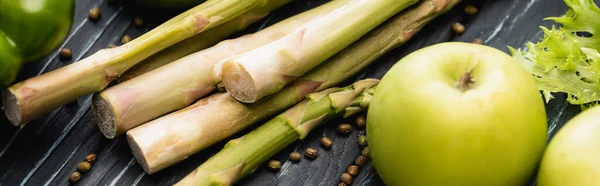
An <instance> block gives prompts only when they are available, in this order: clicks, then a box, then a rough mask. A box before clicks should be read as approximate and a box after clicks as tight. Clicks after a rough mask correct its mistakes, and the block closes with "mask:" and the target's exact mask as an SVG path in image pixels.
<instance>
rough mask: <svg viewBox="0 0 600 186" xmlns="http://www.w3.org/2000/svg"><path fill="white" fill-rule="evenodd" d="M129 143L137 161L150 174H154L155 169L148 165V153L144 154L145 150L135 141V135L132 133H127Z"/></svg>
mask: <svg viewBox="0 0 600 186" xmlns="http://www.w3.org/2000/svg"><path fill="white" fill-rule="evenodd" d="M127 143H128V144H129V148H131V152H132V153H133V157H134V158H135V159H136V160H137V162H138V163H139V164H140V166H142V169H144V172H146V173H148V174H152V173H154V172H155V171H154V170H152V169H150V166H148V161H147V160H146V155H144V151H143V150H142V148H140V145H139V144H138V143H137V141H135V139H134V138H133V136H131V134H130V133H127Z"/></svg>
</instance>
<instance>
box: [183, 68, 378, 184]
mask: <svg viewBox="0 0 600 186" xmlns="http://www.w3.org/2000/svg"><path fill="white" fill-rule="evenodd" d="M378 83H379V80H376V79H365V80H361V81H358V82H355V83H354V84H352V85H350V86H347V87H343V88H329V89H326V90H323V91H320V92H317V93H312V94H310V95H309V96H307V98H306V99H305V100H304V101H302V102H300V103H298V104H296V105H294V106H293V107H292V108H290V109H287V110H286V111H285V112H283V113H282V114H279V115H277V116H276V117H274V118H273V119H271V120H269V121H268V122H266V123H265V124H263V125H261V126H260V127H258V128H257V129H254V130H252V132H250V133H248V134H246V135H244V136H242V137H239V138H236V139H233V140H231V141H229V142H227V144H226V145H225V147H223V150H221V151H219V152H218V153H217V154H215V155H214V156H212V157H211V158H210V159H208V160H206V161H205V162H204V163H202V165H200V167H198V168H197V169H196V170H194V171H192V172H191V173H190V174H188V175H187V176H186V177H184V178H183V179H182V180H180V181H179V182H177V183H176V184H175V185H176V186H178V185H232V184H234V183H236V182H237V181H239V180H240V179H242V178H244V177H245V176H247V175H250V174H251V173H252V171H253V170H255V169H256V168H258V166H259V165H261V164H262V163H264V161H266V160H268V159H269V158H271V157H272V156H273V155H275V154H276V153H277V152H279V151H281V150H283V149H284V148H285V147H286V146H289V145H290V144H292V143H294V142H295V141H297V140H303V139H304V138H305V137H306V136H307V135H308V133H310V131H311V130H313V129H314V128H316V127H318V126H320V125H321V124H322V123H324V122H325V121H327V119H330V118H334V117H338V116H343V115H351V114H352V111H350V113H348V112H347V110H349V108H353V109H352V110H355V109H358V110H359V111H360V110H363V109H366V108H367V107H368V105H369V101H368V100H365V98H366V97H371V96H372V95H370V94H369V93H368V92H369V90H372V91H370V92H374V89H375V87H374V86H376V85H377V84H378ZM354 113H356V112H354Z"/></svg>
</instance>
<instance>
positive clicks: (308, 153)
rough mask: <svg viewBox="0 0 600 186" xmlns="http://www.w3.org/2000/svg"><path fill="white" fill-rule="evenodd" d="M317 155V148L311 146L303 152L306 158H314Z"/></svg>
mask: <svg viewBox="0 0 600 186" xmlns="http://www.w3.org/2000/svg"><path fill="white" fill-rule="evenodd" d="M318 155H319V152H318V151H317V149H313V148H306V151H305V152H304V156H306V157H307V158H310V159H315V158H317V156H318Z"/></svg>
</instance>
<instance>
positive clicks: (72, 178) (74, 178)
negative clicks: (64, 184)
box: [69, 172, 81, 183]
mask: <svg viewBox="0 0 600 186" xmlns="http://www.w3.org/2000/svg"><path fill="white" fill-rule="evenodd" d="M79 179H81V173H79V172H73V173H71V176H70V177H69V180H70V181H71V182H73V183H75V182H78V181H79Z"/></svg>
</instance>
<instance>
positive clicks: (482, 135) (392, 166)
mask: <svg viewBox="0 0 600 186" xmlns="http://www.w3.org/2000/svg"><path fill="white" fill-rule="evenodd" d="M533 78H534V77H533V76H532V75H531V74H530V73H528V72H527V70H526V69H525V68H523V67H522V66H520V64H518V63H517V62H516V61H515V60H513V58H512V57H511V56H510V55H508V54H506V53H504V52H502V51H500V50H497V49H495V48H492V47H488V46H484V45H478V44H471V43H462V42H447V43H441V44H436V45H433V46H429V47H425V48H422V49H420V50H418V51H415V52H413V53H411V54H409V55H408V56H406V57H404V58H403V59H401V60H400V61H399V62H398V63H397V64H395V65H394V66H393V67H392V68H391V69H390V70H389V72H387V73H386V74H385V75H384V77H383V78H382V79H381V82H380V84H379V85H378V87H377V90H376V91H375V95H374V97H373V100H372V102H371V105H370V107H369V110H368V116H367V136H368V138H369V146H370V149H371V152H372V153H371V155H372V160H373V163H374V166H375V169H376V170H377V172H378V173H379V174H380V176H381V178H382V179H383V181H384V182H385V183H386V185H388V186H396V185H398V186H404V185H406V186H438V185H443V186H450V185H452V186H453V185H456V186H496V185H498V186H516V185H526V184H527V183H528V181H529V180H530V179H531V178H532V177H533V176H534V175H535V169H536V167H537V165H539V162H540V160H541V157H542V155H543V151H544V149H545V146H546V140H547V130H548V129H547V125H548V124H547V120H546V113H545V108H544V102H543V100H542V97H541V94H540V92H539V91H538V90H537V88H536V85H535V82H534V79H533Z"/></svg>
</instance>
